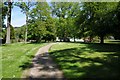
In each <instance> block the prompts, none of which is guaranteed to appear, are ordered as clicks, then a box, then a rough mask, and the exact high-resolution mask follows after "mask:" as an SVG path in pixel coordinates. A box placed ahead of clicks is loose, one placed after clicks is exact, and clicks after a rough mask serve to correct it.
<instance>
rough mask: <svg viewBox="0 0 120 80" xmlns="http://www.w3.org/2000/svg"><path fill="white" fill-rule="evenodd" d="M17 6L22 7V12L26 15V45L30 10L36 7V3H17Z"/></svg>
mask: <svg viewBox="0 0 120 80" xmlns="http://www.w3.org/2000/svg"><path fill="white" fill-rule="evenodd" d="M15 5H16V6H18V7H20V9H22V12H23V13H24V14H25V15H26V32H25V43H26V42H27V34H28V27H27V26H28V17H29V12H30V8H31V7H32V6H33V5H35V3H32V2H29V1H28V2H17V3H15Z"/></svg>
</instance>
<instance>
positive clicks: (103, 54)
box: [50, 43, 120, 79]
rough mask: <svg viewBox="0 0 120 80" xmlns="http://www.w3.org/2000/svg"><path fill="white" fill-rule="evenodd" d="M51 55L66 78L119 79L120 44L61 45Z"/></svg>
mask: <svg viewBox="0 0 120 80" xmlns="http://www.w3.org/2000/svg"><path fill="white" fill-rule="evenodd" d="M50 54H51V56H52V57H53V59H54V61H55V62H56V63H57V64H58V66H59V68H60V69H61V70H62V71H63V72H64V75H65V77H66V78H69V79H70V78H95V79H96V78H119V73H120V72H119V67H120V62H119V61H120V45H119V44H118V45H117V44H98V43H91V44H90V43H88V44H84V43H61V44H56V45H54V46H53V47H52V48H51V53H50Z"/></svg>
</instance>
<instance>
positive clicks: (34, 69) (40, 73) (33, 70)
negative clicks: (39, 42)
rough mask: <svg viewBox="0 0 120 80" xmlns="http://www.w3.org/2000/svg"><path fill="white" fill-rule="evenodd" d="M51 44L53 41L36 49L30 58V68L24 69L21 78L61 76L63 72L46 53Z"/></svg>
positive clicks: (59, 77) (55, 77)
mask: <svg viewBox="0 0 120 80" xmlns="http://www.w3.org/2000/svg"><path fill="white" fill-rule="evenodd" d="M53 44H54V43H51V44H49V45H47V46H44V47H42V48H40V49H39V50H38V52H37V53H36V55H35V57H34V58H33V60H32V66H31V67H30V69H28V70H25V71H24V73H23V75H22V78H28V79H29V80H30V79H32V80H33V79H40V78H43V79H44V78H51V79H52V78H54V79H62V78H63V73H62V72H61V71H60V70H59V69H58V67H57V65H56V64H55V63H54V62H53V60H52V59H51V57H50V56H49V54H48V50H49V48H50V47H51V46H52V45H53ZM26 65H28V64H26Z"/></svg>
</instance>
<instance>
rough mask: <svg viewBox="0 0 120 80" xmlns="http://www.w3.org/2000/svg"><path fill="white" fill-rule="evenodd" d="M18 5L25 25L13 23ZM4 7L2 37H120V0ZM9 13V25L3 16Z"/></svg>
mask: <svg viewBox="0 0 120 80" xmlns="http://www.w3.org/2000/svg"><path fill="white" fill-rule="evenodd" d="M14 6H17V7H19V8H20V9H21V11H22V12H23V13H24V14H25V15H26V24H25V25H23V26H21V27H19V28H14V27H13V26H12V25H11V14H12V13H11V10H12V8H13V7H14ZM0 9H2V14H0V16H1V17H2V22H1V26H2V27H3V28H1V32H2V34H0V36H1V38H2V39H3V42H6V43H10V42H11V41H10V40H16V41H25V42H27V41H30V40H31V41H33V42H41V41H42V40H44V41H45V42H46V41H54V40H55V39H56V37H59V39H60V41H69V39H70V38H74V41H75V39H76V38H79V39H80V38H83V39H84V40H85V39H86V38H89V41H90V42H92V41H94V39H95V38H96V37H98V38H99V39H100V43H104V38H105V37H106V36H114V38H115V39H120V35H119V33H120V2H49V3H48V2H14V3H13V2H5V3H1V5H0ZM6 16H7V26H5V24H4V19H5V18H6Z"/></svg>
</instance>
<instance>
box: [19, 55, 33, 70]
mask: <svg viewBox="0 0 120 80" xmlns="http://www.w3.org/2000/svg"><path fill="white" fill-rule="evenodd" d="M27 57H28V58H30V59H32V58H34V57H35V56H34V55H27ZM31 67H33V63H32V60H27V61H25V62H23V63H22V64H21V65H20V66H19V68H21V69H22V70H25V69H29V68H31Z"/></svg>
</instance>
